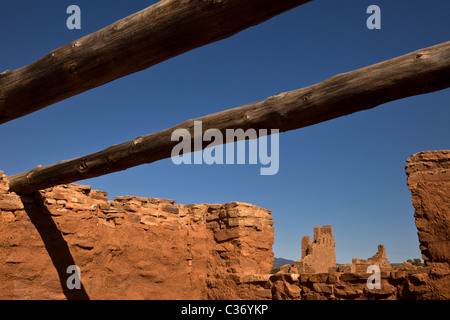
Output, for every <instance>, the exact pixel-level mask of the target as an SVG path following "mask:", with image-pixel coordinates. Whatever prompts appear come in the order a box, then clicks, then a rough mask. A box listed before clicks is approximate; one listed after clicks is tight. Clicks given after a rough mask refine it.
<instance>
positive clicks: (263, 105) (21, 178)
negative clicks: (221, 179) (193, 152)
mask: <svg viewBox="0 0 450 320" xmlns="http://www.w3.org/2000/svg"><path fill="white" fill-rule="evenodd" d="M449 86H450V41H449V42H445V43H442V44H439V45H436V46H432V47H429V48H425V49H421V50H418V51H416V52H413V53H409V54H406V55H403V56H400V57H397V58H394V59H391V60H387V61H384V62H380V63H377V64H374V65H371V66H368V67H365V68H362V69H358V70H355V71H352V72H348V73H344V74H340V75H337V76H334V77H331V78H329V79H328V80H326V81H324V82H321V83H319V84H315V85H312V86H309V87H306V88H303V89H298V90H294V91H290V92H285V93H280V94H278V95H276V96H273V97H270V98H268V99H266V100H263V101H260V102H255V103H251V104H248V105H244V106H241V107H237V108H233V109H229V110H225V111H221V112H217V113H214V114H211V115H207V116H203V117H200V118H198V119H193V120H188V121H185V122H183V123H181V124H179V125H177V126H175V127H172V128H169V129H166V130H163V131H159V132H156V133H152V134H149V135H145V136H141V137H138V138H136V139H134V140H132V141H129V142H125V143H122V144H119V145H114V146H112V147H109V148H107V149H105V150H103V151H99V152H96V153H93V154H90V155H86V156H83V157H79V158H76V159H72V160H67V161H63V162H60V163H57V164H52V165H47V166H41V167H36V168H35V169H33V170H31V171H29V172H25V173H20V174H17V175H13V176H10V177H9V183H10V190H11V191H15V192H18V193H29V192H33V191H36V190H39V189H44V188H47V187H50V186H54V185H57V184H63V183H70V182H75V181H78V180H83V179H87V178H92V177H97V176H100V175H104V174H108V173H111V172H116V171H121V170H125V169H127V168H130V167H133V166H137V165H141V164H144V163H151V162H154V161H157V160H161V159H165V158H169V157H171V150H172V148H173V147H174V146H175V145H176V144H178V143H179V142H178V141H171V135H172V132H173V131H174V130H176V129H187V130H189V132H190V133H191V137H192V141H193V139H194V134H193V124H194V121H202V129H203V132H204V131H206V130H207V129H213V128H215V129H219V130H220V131H221V132H222V134H224V136H225V133H226V131H225V130H226V129H238V128H241V129H243V130H247V129H249V128H254V129H256V130H258V129H279V131H280V132H283V131H287V130H293V129H298V128H302V127H306V126H310V125H313V124H316V123H320V122H323V121H327V120H330V119H333V118H337V117H340V116H344V115H348V114H351V113H354V112H357V111H361V110H366V109H370V108H373V107H375V106H378V105H380V104H383V103H386V102H389V101H393V100H396V99H401V98H405V97H409V96H413V95H418V94H424V93H428V92H433V91H437V90H441V89H445V88H448V87H449ZM208 143H209V142H208ZM205 147H206V144H204V145H203V146H202V148H205Z"/></svg>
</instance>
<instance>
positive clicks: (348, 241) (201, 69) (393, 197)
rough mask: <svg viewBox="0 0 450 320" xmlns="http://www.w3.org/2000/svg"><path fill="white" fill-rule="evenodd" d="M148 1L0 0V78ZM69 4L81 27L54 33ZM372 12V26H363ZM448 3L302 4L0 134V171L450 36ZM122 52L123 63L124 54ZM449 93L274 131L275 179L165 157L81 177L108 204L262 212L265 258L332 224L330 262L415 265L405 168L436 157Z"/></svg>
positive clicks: (295, 252) (448, 115) (293, 252)
mask: <svg viewBox="0 0 450 320" xmlns="http://www.w3.org/2000/svg"><path fill="white" fill-rule="evenodd" d="M155 2H156V1H143V0H128V1H118V0H109V1H103V0H97V1H86V0H71V1H62V0H58V1H57V0H39V1H35V0H32V1H31V0H21V1H2V2H0V43H1V46H0V72H3V71H4V70H6V69H16V68H19V67H22V66H24V65H26V64H28V63H31V62H33V61H35V60H37V59H39V58H41V57H42V56H44V55H45V54H47V53H48V52H50V51H52V50H54V49H56V48H58V47H60V46H62V45H65V44H67V43H68V42H71V41H73V40H75V39H78V38H80V37H82V36H84V35H87V34H89V33H92V32H94V31H96V30H99V29H100V28H103V27H105V26H107V25H109V24H111V23H113V22H114V21H116V20H118V19H120V18H123V17H125V16H127V15H130V14H132V13H134V12H136V11H138V10H141V9H144V8H145V7H147V6H149V5H150V4H153V3H155ZM71 4H76V5H79V6H80V8H81V14H82V22H81V23H82V29H81V30H68V29H67V28H66V19H67V18H68V16H69V15H68V14H66V8H67V7H68V6H69V5H71ZM371 4H376V5H378V6H380V8H381V18H382V21H381V23H382V29H381V30H368V29H367V28H366V19H367V18H368V17H369V15H368V14H366V9H367V7H368V6H369V5H371ZM449 12H450V2H449V1H448V0H439V1H438V0H434V1H418V0H414V1H393V0H390V1H387V0H371V1H366V0H344V1H336V0H314V1H312V2H311V3H308V4H306V5H303V6H300V7H298V8H296V9H294V10H292V11H290V12H287V13H284V14H282V15H279V16H277V17H275V18H273V19H271V20H269V21H267V22H265V23H263V24H260V25H258V26H256V27H253V28H250V29H247V30H245V31H243V32H241V33H239V34H237V35H235V36H233V37H232V38H228V39H225V40H222V41H220V42H216V43H214V44H211V45H208V46H205V47H202V48H198V49H196V50H193V51H191V52H189V53H186V54H183V55H181V56H178V57H176V58H173V59H171V60H169V61H166V62H163V63H161V64H159V65H157V66H154V67H152V68H150V69H147V70H145V71H142V72H139V73H136V74H133V75H130V76H127V77H124V78H121V79H119V80H116V81H114V82H112V83H109V84H107V85H104V86H102V87H99V88H96V89H93V90H91V91H89V92H85V93H83V94H80V95H78V96H75V97H72V98H70V99H67V100H65V101H62V102H59V103H57V104H55V105H52V106H50V107H48V108H46V109H43V110H40V111H38V112H35V113H33V114H31V115H28V116H25V117H23V118H20V119H16V120H14V121H11V122H8V123H6V124H3V125H1V126H0V139H1V140H0V141H1V151H0V170H3V171H5V173H6V174H7V175H13V174H16V173H20V172H24V171H28V170H30V169H32V168H34V167H35V166H36V165H38V164H40V165H47V164H51V163H56V162H59V161H61V160H65V159H70V158H74V157H78V156H81V155H84V154H88V153H92V152H95V151H99V150H101V149H104V148H107V147H109V146H110V145H112V144H117V143H121V142H125V141H128V140H131V139H133V138H136V137H138V136H140V135H144V134H148V133H152V132H156V131H159V130H162V129H166V128H169V127H171V126H174V125H176V124H179V123H180V122H182V121H184V120H187V119H191V118H195V117H199V116H203V115H206V114H210V113H213V112H217V111H221V110H225V109H229V108H232V107H236V106H240V105H243V104H246V103H250V102H254V101H259V100H262V99H265V98H267V97H269V96H272V95H274V94H277V93H280V92H284V91H289V90H294V89H298V88H301V87H305V86H308V85H312V84H315V83H318V82H321V81H324V80H326V79H327V78H329V77H331V76H333V75H335V74H338V73H343V72H348V71H351V70H354V69H357V68H361V67H364V66H367V65H370V64H373V63H377V62H380V61H382V60H386V59H390V58H394V57H396V56H399V55H402V54H406V53H408V52H411V51H415V50H418V49H420V48H424V47H428V46H431V45H435V44H438V43H441V42H445V41H448V40H450V39H449V38H450V37H449V35H450V19H448V14H449ZM132 58H133V57H130V59H132ZM449 102H450V91H449V90H444V91H440V92H436V93H432V94H427V95H422V96H416V97H411V98H407V99H403V100H399V101H394V102H391V103H387V104H385V105H382V106H380V107H378V108H375V109H372V110H369V111H364V112H360V113H357V114H353V115H350V116H346V117H342V118H339V119H335V120H332V121H329V122H326V123H322V124H319V125H315V126H312V127H308V128H304V129H299V130H295V131H290V132H287V133H282V134H280V170H279V172H278V174H277V175H275V176H260V175H259V168H260V165H213V166H208V165H184V166H183V165H182V166H176V165H174V164H173V163H172V162H171V160H170V159H166V160H162V161H159V162H156V163H154V164H149V165H142V166H139V167H135V168H131V169H128V170H126V171H122V172H119V173H114V174H110V175H107V176H104V177H99V178H95V179H89V180H84V181H80V182H79V183H82V184H90V185H92V187H93V188H95V189H99V190H104V191H108V192H109V196H110V199H113V197H114V196H119V195H137V196H149V197H160V198H168V199H174V200H177V202H178V203H182V204H188V203H226V202H230V201H243V202H250V203H253V204H256V205H259V206H262V207H264V208H267V209H269V210H272V212H273V217H274V222H275V224H274V227H275V243H274V245H273V250H274V252H275V256H276V257H284V258H288V259H293V260H299V259H300V257H301V254H300V252H301V248H300V241H301V238H302V237H303V236H304V235H306V234H308V235H311V236H312V234H313V228H314V227H315V226H318V225H320V226H322V225H332V226H333V231H334V236H335V240H336V256H337V262H338V263H349V262H351V259H352V258H363V259H366V258H368V257H370V256H372V255H373V254H374V253H375V252H376V250H377V245H378V244H383V245H385V246H386V252H387V257H388V259H389V260H390V261H391V262H403V261H405V260H406V259H409V258H416V257H421V255H420V251H419V249H418V246H419V242H418V239H417V231H416V228H415V225H414V218H413V214H414V208H413V206H412V204H411V194H410V191H409V190H408V189H407V186H406V175H405V172H404V166H405V164H406V159H407V158H408V157H409V156H410V155H412V154H414V153H416V152H419V151H424V150H435V149H448V148H449V147H450V146H449V137H450V126H449V119H450V109H449Z"/></svg>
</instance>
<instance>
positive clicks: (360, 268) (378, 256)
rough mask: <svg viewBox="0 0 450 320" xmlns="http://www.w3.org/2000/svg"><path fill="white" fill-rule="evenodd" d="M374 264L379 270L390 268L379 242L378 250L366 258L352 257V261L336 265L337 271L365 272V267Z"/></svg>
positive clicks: (384, 251) (384, 250)
mask: <svg viewBox="0 0 450 320" xmlns="http://www.w3.org/2000/svg"><path fill="white" fill-rule="evenodd" d="M371 265H376V266H378V267H379V268H380V270H381V271H389V270H392V266H391V264H390V262H389V260H388V259H387V258H386V249H385V247H384V246H383V245H382V244H380V245H378V251H377V253H375V254H374V255H373V256H372V257H370V258H368V259H358V258H353V259H352V263H348V264H344V265H340V266H337V267H336V271H337V272H367V268H368V267H369V266H371Z"/></svg>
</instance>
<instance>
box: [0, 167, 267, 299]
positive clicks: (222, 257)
mask: <svg viewBox="0 0 450 320" xmlns="http://www.w3.org/2000/svg"><path fill="white" fill-rule="evenodd" d="M0 176H1V177H0V192H2V193H1V194H0V261H2V262H1V263H0V299H67V298H69V299H86V298H91V299H205V298H207V297H208V296H209V295H210V291H211V288H213V287H214V286H216V287H218V288H219V292H218V293H217V294H220V290H223V289H220V288H221V287H223V286H221V282H222V281H223V280H222V275H226V274H245V273H269V271H270V269H271V267H272V263H273V252H272V244H273V227H272V224H273V222H272V217H271V216H270V211H268V210H265V209H263V208H259V207H256V206H253V205H250V204H245V203H239V202H232V203H228V204H225V205H218V204H212V205H210V204H200V205H194V204H191V205H176V204H174V203H175V201H172V200H165V199H156V198H140V197H131V196H130V197H117V198H116V199H115V201H108V200H107V198H106V193H105V192H101V191H96V190H91V188H90V187H89V186H80V185H74V184H71V185H62V186H57V187H54V188H50V189H47V190H44V191H41V192H40V193H39V194H37V195H36V196H34V197H30V196H21V197H19V196H18V195H16V194H14V193H8V192H7V181H6V180H5V179H4V177H3V174H0ZM69 265H77V266H78V267H80V269H81V281H82V284H83V288H82V289H81V290H69V289H68V288H67V286H66V280H67V278H68V277H69V276H70V275H71V273H66V271H67V267H68V266H69ZM232 297H233V296H231V298H232ZM229 298H230V297H229Z"/></svg>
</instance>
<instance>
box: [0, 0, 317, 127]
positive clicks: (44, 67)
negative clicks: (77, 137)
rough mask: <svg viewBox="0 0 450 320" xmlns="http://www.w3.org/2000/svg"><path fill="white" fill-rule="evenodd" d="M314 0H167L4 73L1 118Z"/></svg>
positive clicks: (0, 81) (0, 76) (15, 115)
mask: <svg viewBox="0 0 450 320" xmlns="http://www.w3.org/2000/svg"><path fill="white" fill-rule="evenodd" d="M309 1H312V0H277V1H274V0H163V1H160V2H158V3H156V4H154V5H152V6H150V7H148V8H146V9H144V10H142V11H139V12H137V13H135V14H133V15H131V16H128V17H126V18H124V19H122V20H119V21H117V22H115V23H113V24H111V25H110V26H108V27H106V28H103V29H101V30H99V31H97V32H94V33H92V34H90V35H87V36H85V37H83V38H81V39H78V40H76V41H73V42H71V43H69V44H67V45H65V46H63V47H61V48H59V49H56V50H54V51H52V52H50V53H49V54H47V55H46V56H44V57H43V58H41V59H39V60H37V61H35V62H33V63H31V64H29V65H27V66H25V67H22V68H20V69H17V70H13V71H9V70H7V71H5V72H3V73H1V74H0V124H1V123H4V122H7V121H10V120H13V119H15V118H18V117H22V116H24V115H26V114H29V113H31V112H34V111H37V110H39V109H42V108H44V107H47V106H49V105H51V104H54V103H56V102H58V101H61V100H63V99H66V98H69V97H71V96H74V95H76V94H79V93H82V92H84V91H86V90H89V89H92V88H95V87H97V86H100V85H102V84H105V83H107V82H110V81H112V80H115V79H117V78H120V77H123V76H125V75H128V74H131V73H134V72H137V71H140V70H143V69H146V68H149V67H151V66H153V65H155V64H157V63H160V62H162V61H164V60H167V59H169V58H172V57H174V56H177V55H179V54H182V53H184V52H187V51H189V50H192V49H195V48H198V47H200V46H203V45H206V44H209V43H212V42H215V41H218V40H221V39H224V38H227V37H229V36H231V35H233V34H236V33H238V32H239V31H242V30H244V29H246V28H249V27H251V26H254V25H256V24H258V23H261V22H263V21H265V20H267V19H270V18H272V17H274V16H275V15H278V14H280V13H282V12H285V11H287V10H290V9H292V8H294V7H297V6H299V5H301V4H304V3H306V2H309Z"/></svg>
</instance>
